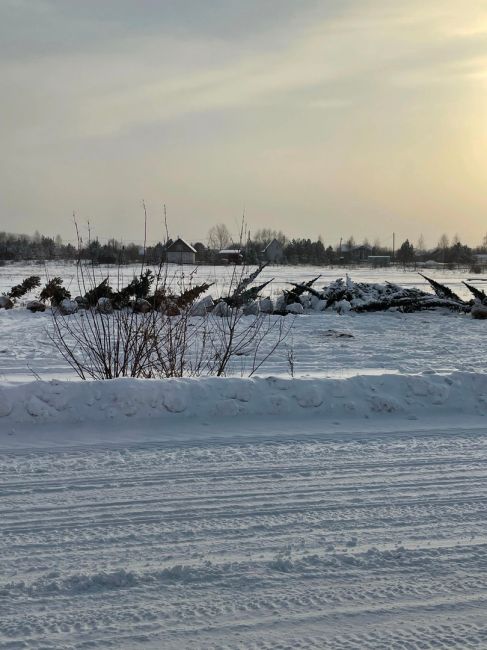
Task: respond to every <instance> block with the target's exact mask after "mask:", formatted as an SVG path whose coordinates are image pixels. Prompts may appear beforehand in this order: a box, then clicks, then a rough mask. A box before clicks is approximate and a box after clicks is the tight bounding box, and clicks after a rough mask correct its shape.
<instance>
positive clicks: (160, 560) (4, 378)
mask: <svg viewBox="0 0 487 650" xmlns="http://www.w3.org/2000/svg"><path fill="white" fill-rule="evenodd" d="M268 271H270V273H269V277H274V276H275V277H276V281H275V283H274V284H273V286H272V287H271V292H274V291H277V290H279V287H282V286H284V284H285V282H286V281H287V280H295V279H299V280H308V279H310V278H311V277H313V276H314V275H318V273H319V270H317V269H310V268H303V267H301V268H295V269H293V268H289V267H284V268H281V269H280V268H273V269H266V271H265V273H268ZM69 272H71V273H73V274H74V275H73V276H72V277H74V276H75V270H74V269H73V267H66V266H64V267H58V268H50V269H49V273H50V275H51V276H52V275H62V276H63V277H64V278H66V279H67V281H68V284H69V283H70V281H69V276H68V273H69ZM198 272H200V271H198ZM206 272H207V273H209V272H214V273H216V274H218V277H217V278H216V279H217V280H218V287H220V289H223V287H224V285H225V282H228V278H227V277H226V276H225V273H228V270H227V269H221V268H219V269H210V270H209V269H208V268H207V269H206ZM32 273H33V269H32V268H27V267H25V266H23V267H13V266H7V267H3V268H0V292H1V291H2V290H3V289H8V288H10V286H12V285H13V284H16V283H17V282H19V281H21V280H22V279H23V278H24V277H26V276H27V275H29V274H32ZM130 273H131V271H130V272H129V273H128V276H129V277H130ZM322 273H323V275H324V277H323V278H322V280H320V284H323V285H324V284H327V283H328V282H329V281H330V280H333V279H335V278H336V277H337V276H340V275H343V274H344V272H340V271H337V270H333V271H331V270H329V269H325V270H324V271H322ZM431 274H432V275H434V277H435V278H436V279H439V280H440V281H443V282H445V283H447V284H448V285H449V286H451V287H452V288H453V289H454V290H456V291H457V293H461V279H463V278H466V277H467V276H466V275H461V274H458V273H457V274H456V275H455V274H454V273H451V274H448V273H447V272H442V273H441V275H438V274H433V273H431ZM206 278H207V276H205V279H206ZM354 279H356V280H371V281H372V280H373V281H381V282H382V281H384V280H391V281H394V282H397V283H399V284H403V285H404V286H421V287H423V286H424V285H423V281H422V279H421V278H420V277H419V276H417V275H416V274H413V273H402V272H397V271H391V270H390V269H389V270H387V269H381V270H376V271H373V270H361V271H360V275H355V276H354ZM73 281H74V280H71V284H72V282H73ZM218 287H217V288H218ZM71 289H72V290H73V293H76V290H75V289H74V288H73V286H71ZM50 323H51V321H50V316H49V314H48V313H45V314H31V313H30V312H28V311H27V310H25V309H18V308H15V309H13V310H10V311H5V310H0V558H1V560H0V566H1V571H0V649H1V650H7V649H9V650H14V649H15V650H17V649H19V648H30V649H36V650H37V649H40V648H43V649H45V650H54V649H56V650H57V649H63V650H64V649H75V648H76V649H87V648H97V649H104V648H117V649H118V648H121V649H123V650H125V649H127V650H132V649H137V648H149V649H154V650H155V649H156V648H157V649H159V648H164V649H166V648H167V649H168V650H171V649H175V650H180V649H182V648H183V649H185V648H207V649H210V648H211V649H216V648H219V649H224V648H226V649H229V650H230V649H232V650H233V649H244V648H245V649H247V648H249V649H250V648H252V649H266V650H270V649H277V648H280V649H294V648H306V649H307V648H320V649H321V648H330V649H333V650H340V649H342V648H343V649H347V650H348V649H357V650H358V649H373V650H378V649H384V650H385V649H390V648H393V649H395V648H408V649H419V648H444V649H449V648H485V647H487V622H486V617H485V612H486V610H487V586H486V582H485V577H484V576H485V573H486V571H487V510H486V508H485V503H486V498H487V435H486V434H487V373H486V372H485V370H486V362H485V359H486V358H487V354H486V346H485V340H486V323H485V321H476V320H473V319H471V318H470V317H468V316H466V315H462V314H455V313H450V312H446V313H445V312H442V311H437V312H422V313H416V314H400V313H398V312H389V313H375V314H373V313H370V314H345V315H338V314H336V313H334V312H333V313H315V314H307V315H304V316H299V317H297V318H296V319H295V320H294V321H293V328H292V334H291V335H290V337H289V338H288V340H287V341H286V346H287V347H285V348H284V349H283V350H281V351H280V353H279V354H278V355H277V356H276V357H273V358H272V359H271V360H269V362H268V363H267V364H266V365H265V366H263V367H262V368H261V369H260V371H259V376H258V377H255V378H253V379H245V378H242V377H239V376H233V377H228V378H224V379H221V378H199V379H174V380H162V381H157V380H131V379H120V380H115V381H110V382H79V381H73V377H72V374H71V373H70V372H69V371H68V368H67V367H66V365H65V364H64V362H62V359H60V357H59V356H58V355H57V353H56V351H55V350H54V349H53V347H52V345H51V344H50V342H49V339H48V337H47V334H46V332H47V329H48V328H49V326H50ZM340 334H346V335H347V336H346V337H343V336H340ZM289 351H292V356H293V358H294V374H295V378H294V379H291V377H290V368H289V363H288V353H289ZM238 374H239V373H238V368H236V369H235V375H238ZM34 376H35V377H36V379H33V377H34ZM53 378H55V379H53Z"/></svg>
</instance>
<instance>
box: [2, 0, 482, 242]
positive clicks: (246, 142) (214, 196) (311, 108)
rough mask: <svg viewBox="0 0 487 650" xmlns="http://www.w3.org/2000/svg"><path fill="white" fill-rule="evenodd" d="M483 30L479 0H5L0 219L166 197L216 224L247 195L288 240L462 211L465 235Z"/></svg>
mask: <svg viewBox="0 0 487 650" xmlns="http://www.w3.org/2000/svg"><path fill="white" fill-rule="evenodd" d="M486 31H487V10H486V9H485V7H484V6H483V3H482V2H478V1H477V0H467V1H466V2H463V3H462V4H461V5H460V4H459V2H458V1H457V0H442V1H441V2H440V1H439V0H423V1H422V2H420V1H419V0H411V2H408V3H406V4H404V3H391V2H389V1H387V0H360V1H359V0H348V1H343V0H340V1H338V0H336V1H333V2H323V1H322V0H303V1H302V2H296V1H295V0H248V1H247V2H241V1H240V0H213V1H212V2H201V0H171V1H169V0H167V1H165V2H160V1H157V2H156V0H146V1H145V2H135V1H133V0H106V1H105V2H102V3H100V2H98V1H97V2H95V0H85V1H84V2H78V1H76V2H75V1H74V0H5V1H4V2H3V3H2V6H1V8H0V78H1V81H2V88H3V93H2V105H1V106H0V118H1V119H0V138H1V140H2V144H3V157H2V161H1V162H0V169H1V171H2V174H1V175H0V196H2V200H3V205H0V211H1V212H0V214H1V216H2V217H3V218H4V220H5V221H8V220H10V223H12V224H13V226H15V224H16V223H18V222H17V217H16V216H11V215H18V214H19V212H22V213H25V214H27V215H30V216H29V217H28V218H27V217H26V223H29V218H30V219H31V220H32V223H34V222H35V221H36V219H37V220H38V219H39V218H42V219H47V221H46V223H54V222H55V216H56V215H60V214H61V213H63V212H66V213H70V212H71V209H72V208H79V209H81V210H83V209H85V210H87V211H91V212H92V213H93V211H94V210H97V211H99V212H100V219H102V220H103V219H106V220H107V221H106V224H107V227H108V224H109V223H110V221H109V217H108V216H103V215H104V214H105V215H109V214H112V213H116V212H118V214H120V211H122V212H123V210H124V208H123V206H124V204H126V203H127V201H128V199H129V197H130V196H132V197H133V199H132V201H133V202H134V203H137V201H138V200H139V199H140V196H141V194H143V195H144V196H146V197H147V196H151V197H154V200H155V201H156V200H157V196H158V194H159V195H161V194H162V193H166V194H170V196H171V198H172V199H173V200H174V201H175V202H179V204H180V209H181V214H183V216H184V218H183V221H185V222H186V223H187V225H188V228H190V224H191V218H192V217H191V214H194V211H195V210H196V209H197V206H198V202H200V204H204V206H205V209H206V210H207V212H208V214H210V215H214V220H225V214H226V213H227V212H228V211H229V210H230V209H231V207H232V204H233V206H234V209H235V210H236V211H237V212H239V211H240V208H241V205H242V203H243V202H246V203H247V204H250V203H251V202H252V201H254V202H255V203H254V206H255V210H256V211H258V212H259V214H260V215H261V216H262V218H266V219H269V220H276V219H278V220H281V221H282V223H280V224H275V225H279V226H280V227H282V228H283V229H284V230H286V229H287V230H288V231H290V232H291V234H292V233H293V232H295V231H296V229H297V228H298V227H302V228H304V227H306V228H310V229H314V230H318V228H321V227H322V226H321V225H320V224H321V223H322V221H320V219H321V218H322V217H321V216H320V215H322V214H323V213H331V212H333V211H334V212H335V213H336V214H339V215H341V221H342V223H343V222H345V223H347V227H349V228H350V229H351V230H352V229H353V227H354V226H353V224H354V223H355V224H356V227H357V229H365V227H366V226H365V225H364V224H365V223H369V224H370V228H372V229H377V230H380V225H381V224H384V223H385V221H386V217H385V216H384V215H387V214H388V213H391V212H393V211H396V212H398V213H399V214H400V218H401V219H402V218H404V229H406V228H407V227H408V223H410V220H409V222H408V219H410V218H409V217H408V211H409V212H410V211H411V210H414V211H415V214H416V215H418V219H427V218H430V219H431V217H430V215H431V212H432V211H433V209H434V206H435V205H437V206H441V214H443V215H446V216H445V219H447V220H449V221H448V222H452V223H453V220H454V219H455V211H456V212H457V214H458V213H459V210H460V209H461V208H462V207H465V206H466V207H467V209H468V210H469V214H470V215H471V226H470V230H469V232H470V236H472V237H473V236H474V233H477V232H478V231H480V229H481V228H483V222H482V219H483V216H482V215H483V213H484V210H485V208H486V207H487V206H486V204H485V199H483V189H482V182H481V180H480V173H478V172H477V171H476V170H477V169H479V168H480V169H483V167H484V166H485V164H486V163H487V160H485V154H483V153H481V152H480V150H481V149H482V147H483V148H484V149H485V147H484V144H487V143H486V142H485V140H486V137H487V136H486V133H485V127H483V123H484V114H485V108H487V107H486V88H485V78H486V73H485V70H486V69H487V67H486V62H487V45H486V42H485V32H486ZM449 153H450V156H449ZM450 157H451V160H450ZM168 160H170V162H168ZM458 160H461V161H463V162H462V163H461V165H459V164H457V163H458ZM455 161H457V162H455ZM425 165H429V170H426V168H425ZM474 165H475V166H474ZM418 170H421V173H419V172H418ZM428 174H429V176H430V180H429V183H428V184H427V183H426V178H427V176H428ZM101 177H102V178H103V181H102V182H100V178H101ZM161 179H162V180H161ZM462 181H463V182H467V183H468V188H467V190H466V191H463V190H462V189H461V182H462ZM80 184H83V186H84V187H85V188H89V189H88V190H83V192H79V191H78V190H77V186H78V185H80ZM445 187H448V188H449V189H448V191H447V192H445V190H444V188H445ZM26 188H28V190H29V191H27V192H26ZM412 192H413V193H414V197H413V196H412ZM114 194H118V195H119V196H120V198H117V199H115V198H114ZM190 194H191V196H190ZM159 198H160V199H161V200H162V199H165V198H166V197H165V196H164V197H162V196H160V197H159ZM73 203H75V205H73ZM115 204H116V208H114V207H113V206H114V205H115ZM300 205H305V207H306V212H307V215H308V216H305V217H303V218H302V219H300V220H299V224H296V222H295V221H293V215H295V213H296V209H297V208H298V206H300ZM46 215H52V216H48V217H46ZM435 219H436V217H435ZM439 220H440V216H438V221H439ZM274 223H275V221H274ZM36 227H39V226H38V225H36ZM123 227H124V228H126V230H127V232H130V228H131V226H130V223H129V220H128V221H127V224H126V225H125V226H123ZM327 227H329V228H334V227H335V228H336V227H337V226H333V225H332V224H329V225H328V226H327ZM435 227H437V226H436V225H435ZM293 229H294V230H293ZM455 229H457V230H458V229H459V228H458V227H457V228H455ZM424 230H425V231H426V228H424ZM364 234H365V233H364ZM475 236H476V235H475ZM413 238H414V235H413Z"/></svg>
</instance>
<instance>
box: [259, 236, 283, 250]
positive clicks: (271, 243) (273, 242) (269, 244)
mask: <svg viewBox="0 0 487 650" xmlns="http://www.w3.org/2000/svg"><path fill="white" fill-rule="evenodd" d="M273 244H277V245H278V246H281V244H280V243H279V242H278V241H277V239H275V238H274V239H271V241H270V242H269V243H268V244H267V246H266V247H265V248H264V250H263V251H262V252H263V253H265V252H266V250H267V249H268V248H269V247H270V246H272V245H273Z"/></svg>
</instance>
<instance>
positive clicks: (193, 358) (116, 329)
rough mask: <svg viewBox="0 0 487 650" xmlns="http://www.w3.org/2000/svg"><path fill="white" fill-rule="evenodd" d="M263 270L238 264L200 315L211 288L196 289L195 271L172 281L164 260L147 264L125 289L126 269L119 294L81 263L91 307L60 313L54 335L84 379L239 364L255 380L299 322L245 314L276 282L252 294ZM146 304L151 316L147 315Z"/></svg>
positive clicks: (223, 370)
mask: <svg viewBox="0 0 487 650" xmlns="http://www.w3.org/2000/svg"><path fill="white" fill-rule="evenodd" d="M260 270H262V267H261V268H260V269H258V270H257V271H256V272H254V273H251V274H250V275H247V273H246V272H247V270H246V268H245V267H237V266H235V267H234V268H233V269H232V274H231V279H230V285H229V287H228V288H227V291H226V293H227V295H225V296H224V297H222V298H220V299H219V300H218V301H217V304H216V307H215V309H214V310H213V311H210V312H205V313H203V314H200V315H198V316H195V315H193V313H192V307H193V305H194V303H195V300H197V299H198V298H200V297H201V296H202V295H203V294H204V293H205V292H206V291H207V290H208V289H209V288H210V285H209V284H206V283H204V284H201V285H195V284H194V273H190V274H189V277H187V276H185V274H184V272H183V271H182V270H181V271H179V272H177V273H175V274H173V275H172V276H170V274H169V269H168V266H167V265H165V264H164V263H163V262H162V261H161V263H160V265H159V267H158V269H157V270H156V272H155V273H154V272H152V271H151V270H148V269H145V270H144V268H143V266H142V268H141V271H140V275H139V276H138V277H134V278H133V279H132V281H131V282H130V283H129V284H128V285H126V286H125V287H124V286H121V284H122V273H121V269H120V267H119V268H118V269H117V280H118V283H119V287H118V288H116V289H115V290H114V289H113V288H112V287H111V286H110V284H109V279H108V278H106V279H105V280H103V281H102V282H101V283H100V282H97V280H96V274H95V270H94V268H93V267H90V265H89V264H88V265H86V264H83V263H82V261H81V259H79V262H78V284H79V289H80V292H81V293H82V294H83V295H84V300H85V302H86V305H87V307H88V308H87V309H86V310H84V311H80V312H78V313H77V314H73V315H67V314H64V313H62V312H61V311H60V310H58V309H56V308H54V309H53V310H52V323H53V328H52V331H51V332H50V334H49V335H50V338H51V340H52V341H53V343H54V345H55V347H56V348H57V349H58V351H59V352H60V354H61V355H62V356H63V358H64V359H65V360H66V362H67V363H68V364H69V365H70V366H71V368H72V369H73V370H74V371H75V372H76V374H77V375H78V376H79V377H80V378H81V379H114V378H116V377H143V378H167V377H183V376H190V377H194V376H201V375H216V376H223V375H225V374H227V373H228V372H229V371H230V370H232V371H234V370H235V364H234V363H233V362H235V360H239V362H240V368H241V373H242V374H246V375H248V376H252V375H253V374H255V373H256V372H257V371H258V370H259V368H261V367H262V364H264V363H265V361H266V360H267V359H268V358H269V357H270V356H271V355H272V354H274V352H275V351H276V350H277V348H278V347H279V346H280V344H281V343H282V342H283V340H284V339H285V338H286V336H287V334H288V333H289V331H290V329H291V327H292V319H291V317H287V318H286V319H284V318H283V317H281V316H275V315H272V314H263V313H259V312H258V311H257V312H256V313H255V314H251V315H248V314H245V312H244V310H243V309H242V307H243V306H244V305H245V303H246V302H249V301H253V300H255V299H256V298H257V296H258V295H259V292H260V290H261V289H262V288H263V287H265V286H266V285H267V284H268V282H266V283H264V284H262V285H259V286H258V287H255V288H254V289H249V285H250V284H251V282H253V281H254V280H255V278H256V277H257V275H258V273H259V272H260ZM151 288H152V293H150V291H151ZM175 290H176V291H175ZM100 299H104V300H109V301H110V304H111V305H112V306H113V307H114V308H115V311H111V310H99V309H97V308H96V305H97V304H98V301H99V300H100ZM140 300H144V301H147V302H148V303H149V305H150V311H146V312H144V313H140V310H138V309H137V306H138V301H140ZM146 306H147V305H146Z"/></svg>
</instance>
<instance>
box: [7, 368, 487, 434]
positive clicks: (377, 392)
mask: <svg viewBox="0 0 487 650" xmlns="http://www.w3.org/2000/svg"><path fill="white" fill-rule="evenodd" d="M395 413H397V414H401V415H402V416H405V417H408V416H409V417H414V416H418V415H435V414H442V415H448V414H455V415H461V414H465V415H487V373H470V372H453V373H450V374H436V373H434V372H429V373H423V374H414V375H406V374H384V375H362V376H355V377H350V378H347V379H331V378H320V379H283V378H276V377H268V378H253V379H241V378H203V379H167V380H140V379H114V380H110V381H98V382H90V381H86V382H81V381H79V382H78V381H71V382H70V381H55V380H53V381H48V382H44V381H34V382H29V383H24V384H8V383H3V384H0V431H1V430H2V429H4V428H5V427H6V425H7V424H8V423H11V424H13V423H16V422H19V423H20V422H44V423H50V422H52V423H54V422H57V423H67V424H69V423H83V422H97V423H101V422H108V421H114V420H128V419H133V420H139V419H142V418H159V419H161V420H166V421H170V420H171V419H173V418H181V417H185V418H198V420H199V421H202V420H207V421H208V422H211V420H212V419H220V418H224V417H235V416H242V417H245V416H278V415H279V416H280V417H281V418H282V417H283V416H284V417H289V416H296V417H302V416H309V415H314V416H318V417H320V418H322V419H323V421H324V422H326V421H327V420H329V421H332V420H333V418H335V417H347V418H364V417H365V418H369V417H376V416H381V415H384V414H395Z"/></svg>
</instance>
